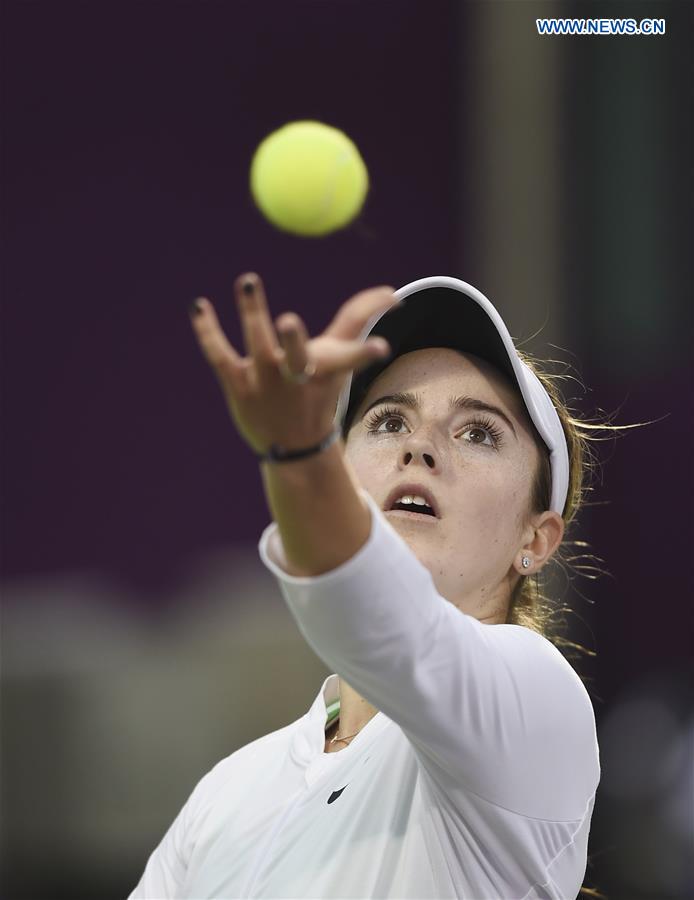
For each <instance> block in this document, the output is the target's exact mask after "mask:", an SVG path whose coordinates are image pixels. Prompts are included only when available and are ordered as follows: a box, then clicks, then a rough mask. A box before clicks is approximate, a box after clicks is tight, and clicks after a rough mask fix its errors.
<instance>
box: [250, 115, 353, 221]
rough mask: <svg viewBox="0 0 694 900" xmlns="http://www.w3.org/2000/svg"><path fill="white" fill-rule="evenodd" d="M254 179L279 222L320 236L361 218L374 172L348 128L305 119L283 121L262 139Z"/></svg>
mask: <svg viewBox="0 0 694 900" xmlns="http://www.w3.org/2000/svg"><path fill="white" fill-rule="evenodd" d="M250 184H251V194H252V195H253V200H254V201H255V204H256V205H257V207H258V209H259V210H260V211H261V212H262V214H263V215H264V216H265V217H266V218H267V219H268V220H269V221H270V222H271V223H272V224H273V225H275V226H276V227H277V228H280V229H282V230H283V231H288V232H291V233H292V234H296V235H301V236H302V237H318V236H322V235H326V234H330V233H331V232H333V231H337V230H338V229H340V228H344V227H345V226H346V225H349V223H350V222H352V221H353V219H354V218H356V216H357V215H358V214H359V212H360V211H361V208H362V206H363V205H364V200H365V199H366V194H367V192H368V190H369V173H368V171H367V168H366V165H365V164H364V160H363V159H362V158H361V156H360V154H359V150H358V149H357V147H356V145H355V144H354V143H353V141H351V140H350V139H349V138H348V137H347V135H346V134H345V133H344V132H343V131H340V130H339V129H338V128H333V127H332V126H331V125H325V124H324V123H323V122H315V121H311V120H304V121H299V122H289V123H288V124H287V125H283V126H282V127H281V128H278V129H277V131H273V132H272V133H271V134H269V135H268V136H267V137H266V138H265V139H264V140H263V141H262V142H261V143H260V145H259V146H258V148H257V150H256V151H255V153H254V155H253V160H252V162H251V174H250Z"/></svg>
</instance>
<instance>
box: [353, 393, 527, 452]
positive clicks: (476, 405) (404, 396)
mask: <svg viewBox="0 0 694 900" xmlns="http://www.w3.org/2000/svg"><path fill="white" fill-rule="evenodd" d="M381 403H397V404H398V406H405V407H407V408H408V409H419V407H420V406H421V405H422V400H421V397H420V396H419V395H418V394H413V393H411V392H410V391H404V392H402V393H397V394H384V396H383V397H379V398H378V400H374V402H373V403H371V404H369V406H367V408H366V409H365V410H364V412H363V413H362V414H361V416H360V418H359V420H360V421H361V420H362V419H363V418H364V416H365V415H366V414H367V413H368V412H369V410H371V409H373V408H374V406H378V405H379V404H381ZM448 408H449V409H450V410H453V409H475V410H478V411H480V412H490V413H494V415H495V416H498V417H499V418H500V419H503V420H504V422H506V424H507V425H508V427H509V428H510V429H511V431H512V432H513V436H514V437H515V439H516V440H518V435H517V434H516V429H515V428H514V427H513V422H512V421H511V420H510V419H509V417H508V416H507V415H506V413H505V412H504V411H503V410H501V409H499V407H498V406H494V405H493V404H491V403H487V402H485V401H484V400H478V399H477V398H476V397H465V396H463V397H451V398H450V399H449V401H448Z"/></svg>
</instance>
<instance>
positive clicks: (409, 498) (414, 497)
mask: <svg viewBox="0 0 694 900" xmlns="http://www.w3.org/2000/svg"><path fill="white" fill-rule="evenodd" d="M395 502H396V503H414V504H416V505H417V506H429V504H428V503H427V502H426V500H425V499H424V497H420V496H419V494H405V495H404V496H403V497H400V499H399V500H396V501H395ZM430 508H431V507H430Z"/></svg>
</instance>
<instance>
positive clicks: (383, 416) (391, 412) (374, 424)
mask: <svg viewBox="0 0 694 900" xmlns="http://www.w3.org/2000/svg"><path fill="white" fill-rule="evenodd" d="M390 421H394V422H398V423H400V424H404V422H405V419H404V417H403V416H402V415H400V413H399V412H398V411H397V410H396V409H393V407H391V406H385V407H384V408H383V409H381V410H379V411H377V412H375V413H372V414H371V416H370V417H369V419H368V420H367V422H366V427H367V431H368V432H369V434H400V433H401V432H400V431H399V430H398V431H395V430H393V429H388V428H387V427H386V428H385V429H381V428H380V426H381V424H385V425H386V426H387V424H388V422H390ZM475 431H477V432H482V431H486V432H487V434H488V435H489V438H490V442H486V441H477V440H472V439H466V440H465V441H464V443H466V444H481V445H482V446H487V447H491V448H492V449H494V450H498V449H499V447H500V446H501V444H502V443H503V434H502V432H501V431H500V430H499V429H498V428H497V427H496V426H495V424H494V422H493V421H492V420H491V419H486V418H481V419H474V420H473V421H472V422H467V423H466V424H465V426H464V428H463V431H461V432H460V434H461V435H463V434H468V432H473V433H474V432H475Z"/></svg>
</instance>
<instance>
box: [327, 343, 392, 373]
mask: <svg viewBox="0 0 694 900" xmlns="http://www.w3.org/2000/svg"><path fill="white" fill-rule="evenodd" d="M391 352H392V351H391V348H390V345H389V344H388V341H386V339H385V338H383V337H373V338H369V339H368V340H367V341H366V342H365V343H363V342H362V341H335V342H334V343H333V342H332V341H331V346H330V349H329V352H328V353H326V351H325V350H323V353H322V354H321V355H326V356H327V359H329V362H324V365H323V371H324V372H326V374H327V371H328V370H329V372H330V373H331V374H332V373H345V374H346V373H347V372H350V371H351V370H352V369H361V368H363V367H364V366H366V365H368V364H369V363H372V362H374V361H375V360H377V359H386V358H387V357H388V356H390V355H391ZM317 355H318V354H317ZM318 365H320V363H318Z"/></svg>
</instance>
